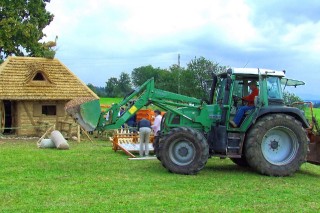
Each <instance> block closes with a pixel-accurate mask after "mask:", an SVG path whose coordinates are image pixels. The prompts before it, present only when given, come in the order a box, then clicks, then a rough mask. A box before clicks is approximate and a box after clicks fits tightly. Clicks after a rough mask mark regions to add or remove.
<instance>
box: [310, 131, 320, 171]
mask: <svg viewBox="0 0 320 213" xmlns="http://www.w3.org/2000/svg"><path fill="white" fill-rule="evenodd" d="M310 139H311V140H310V144H309V153H308V156H307V161H308V162H309V163H312V164H316V165H320V136H319V135H313V136H312V137H311V138H310Z"/></svg>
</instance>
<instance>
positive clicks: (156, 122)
mask: <svg viewBox="0 0 320 213" xmlns="http://www.w3.org/2000/svg"><path fill="white" fill-rule="evenodd" d="M154 114H155V116H156V117H155V119H154V122H153V125H152V126H151V128H152V129H153V133H154V136H158V134H159V133H158V131H159V130H160V125H161V120H162V116H161V112H160V110H158V109H156V110H154Z"/></svg>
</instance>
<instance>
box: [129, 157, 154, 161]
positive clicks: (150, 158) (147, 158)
mask: <svg viewBox="0 0 320 213" xmlns="http://www.w3.org/2000/svg"><path fill="white" fill-rule="evenodd" d="M156 159H157V157H151V156H150V157H141V158H128V160H156Z"/></svg>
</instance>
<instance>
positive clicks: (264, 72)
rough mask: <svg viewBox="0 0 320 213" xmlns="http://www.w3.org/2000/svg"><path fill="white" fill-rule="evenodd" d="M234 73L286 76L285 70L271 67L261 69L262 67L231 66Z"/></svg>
mask: <svg viewBox="0 0 320 213" xmlns="http://www.w3.org/2000/svg"><path fill="white" fill-rule="evenodd" d="M231 69H232V73H233V74H235V75H259V72H260V74H261V75H269V76H279V77H284V76H285V71H276V70H271V69H261V68H231Z"/></svg>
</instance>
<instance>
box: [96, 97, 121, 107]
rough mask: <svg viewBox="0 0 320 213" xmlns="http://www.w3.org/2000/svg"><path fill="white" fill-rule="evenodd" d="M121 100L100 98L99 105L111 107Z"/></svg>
mask: <svg viewBox="0 0 320 213" xmlns="http://www.w3.org/2000/svg"><path fill="white" fill-rule="evenodd" d="M122 99H123V98H100V104H108V105H111V104H113V103H119V102H120V101H121V100H122Z"/></svg>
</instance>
